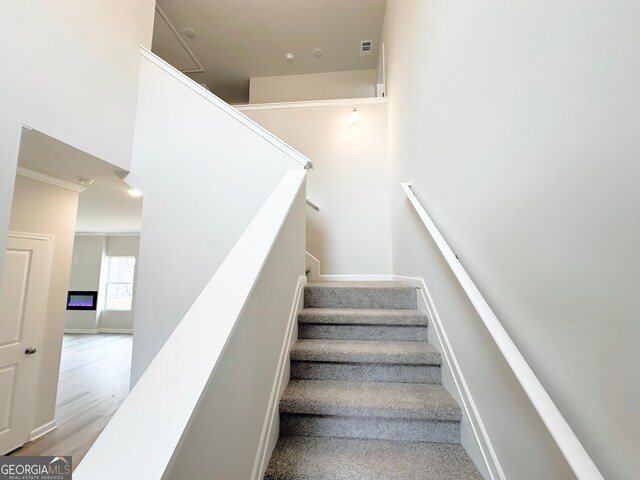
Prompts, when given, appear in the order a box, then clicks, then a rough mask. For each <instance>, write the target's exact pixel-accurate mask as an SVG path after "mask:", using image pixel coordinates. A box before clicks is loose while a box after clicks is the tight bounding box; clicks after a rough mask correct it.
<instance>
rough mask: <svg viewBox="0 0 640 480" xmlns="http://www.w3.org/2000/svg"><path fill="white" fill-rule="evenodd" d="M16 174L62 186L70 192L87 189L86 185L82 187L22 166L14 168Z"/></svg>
mask: <svg viewBox="0 0 640 480" xmlns="http://www.w3.org/2000/svg"><path fill="white" fill-rule="evenodd" d="M16 175H20V176H21V177H26V178H30V179H31V180H37V181H38V182H43V183H48V184H49V185H53V186H56V187H60V188H64V189H66V190H71V191H72V192H77V193H80V192H84V191H85V190H86V189H87V187H83V186H82V185H78V184H77V183H73V182H70V181H68V180H63V179H62V178H58V177H54V176H52V175H48V174H46V173H42V172H36V171H35V170H31V169H29V168H24V167H18V169H17V170H16Z"/></svg>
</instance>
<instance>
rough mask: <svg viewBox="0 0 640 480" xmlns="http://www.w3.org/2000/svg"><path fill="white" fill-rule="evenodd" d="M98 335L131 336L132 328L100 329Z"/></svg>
mask: <svg viewBox="0 0 640 480" xmlns="http://www.w3.org/2000/svg"><path fill="white" fill-rule="evenodd" d="M98 333H124V334H127V335H131V334H133V328H104V327H100V328H99V329H98Z"/></svg>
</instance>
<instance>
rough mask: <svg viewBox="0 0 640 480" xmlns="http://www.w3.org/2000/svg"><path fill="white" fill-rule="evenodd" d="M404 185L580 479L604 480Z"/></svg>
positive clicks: (450, 266) (454, 256) (434, 226)
mask: <svg viewBox="0 0 640 480" xmlns="http://www.w3.org/2000/svg"><path fill="white" fill-rule="evenodd" d="M401 185H402V188H403V190H404V191H405V193H406V195H407V198H408V199H409V201H410V202H411V204H412V205H413V207H414V208H415V209H416V212H417V213H418V216H419V217H420V219H421V220H422V222H423V223H424V225H425V227H426V228H427V230H428V232H429V233H430V234H431V237H432V238H433V240H434V242H435V243H436V245H437V246H438V248H439V249H440V253H442V256H443V257H444V259H445V260H446V262H447V263H448V264H449V268H451V270H452V272H453V274H454V275H455V276H456V279H457V280H458V282H459V283H460V286H461V287H462V289H463V290H464V291H465V293H466V294H467V296H468V297H469V300H470V301H471V303H472V305H473V306H474V308H475V309H476V311H477V312H478V315H480V318H481V319H482V322H483V323H484V325H485V327H486V328H487V330H488V331H489V334H490V335H491V337H492V338H493V340H494V342H495V343H496V345H497V347H498V349H499V350H500V352H501V353H502V355H503V356H504V358H505V360H506V361H507V364H508V365H509V367H511V371H513V373H514V375H515V376H516V378H517V379H518V381H519V382H520V385H521V386H522V389H523V390H524V392H525V393H526V395H527V397H528V398H529V400H530V401H531V404H532V405H533V407H534V408H535V409H536V411H537V412H538V415H539V416H540V419H541V420H542V422H543V423H544V424H545V426H546V427H547V430H548V431H549V433H550V434H551V437H552V438H553V439H554V441H555V442H556V445H558V448H559V449H560V451H561V452H562V455H563V456H564V458H565V460H566V461H567V463H568V464H569V466H570V467H571V470H572V471H573V473H574V474H575V476H576V477H577V478H578V479H580V480H583V479H584V480H587V479H588V480H604V477H603V476H602V473H600V471H599V470H598V467H597V466H596V464H595V463H594V462H593V460H592V459H591V457H590V456H589V454H588V453H587V451H586V450H585V449H584V447H583V446H582V443H580V440H579V439H578V437H577V436H576V434H575V433H574V431H573V430H572V429H571V427H570V426H569V424H568V423H567V421H566V420H565V418H564V417H563V416H562V413H561V412H560V410H558V407H557V406H556V404H555V403H553V400H552V399H551V397H550V396H549V394H548V393H547V391H546V390H545V389H544V387H543V386H542V383H540V380H538V377H536V375H535V373H534V372H533V370H531V367H530V366H529V364H528V363H527V361H526V360H525V358H524V357H523V356H522V353H520V350H518V347H517V346H516V345H515V343H513V340H512V339H511V337H509V334H508V333H507V331H506V330H505V329H504V327H503V326H502V324H501V323H500V321H499V320H498V317H496V315H495V313H494V312H493V310H492V309H491V307H490V306H489V304H488V303H487V301H486V300H485V299H484V297H483V296H482V294H481V293H480V291H479V290H478V287H476V285H475V284H474V283H473V280H471V277H469V274H468V273H467V271H466V270H465V269H464V267H463V266H462V264H461V263H460V262H459V261H458V259H457V257H456V255H455V254H454V253H453V251H452V250H451V247H449V245H448V244H447V242H446V240H445V239H444V237H443V236H442V234H441V233H440V231H439V230H438V228H437V227H436V225H435V223H433V220H431V218H430V217H429V214H428V213H427V211H426V210H425V209H424V207H423V206H422V204H421V203H420V201H419V200H418V197H416V195H415V194H414V193H413V191H412V190H411V184H410V183H402V184H401Z"/></svg>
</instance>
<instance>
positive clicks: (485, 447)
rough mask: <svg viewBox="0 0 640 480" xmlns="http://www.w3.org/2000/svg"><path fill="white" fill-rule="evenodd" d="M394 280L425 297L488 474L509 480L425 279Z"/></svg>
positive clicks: (405, 278)
mask: <svg viewBox="0 0 640 480" xmlns="http://www.w3.org/2000/svg"><path fill="white" fill-rule="evenodd" d="M393 279H394V280H395V281H398V282H403V283H408V284H410V285H412V286H414V287H416V288H417V289H418V292H419V294H420V295H421V296H422V299H423V301H424V304H425V306H426V309H427V312H426V313H427V316H428V317H429V320H430V325H431V326H433V329H434V331H435V333H436V336H437V337H438V342H439V344H440V351H441V352H442V356H443V357H444V360H445V362H446V364H447V367H448V368H449V371H450V372H451V376H452V377H453V381H454V383H455V388H456V390H457V392H458V395H459V397H460V400H461V402H462V408H463V409H464V411H465V414H466V416H467V418H468V419H469V424H470V425H471V430H472V431H473V434H474V436H475V438H476V442H477V444H478V447H479V448H480V453H481V454H482V458H483V459H484V463H485V465H486V466H487V470H488V471H489V475H490V477H491V480H506V476H505V474H504V472H503V471H502V467H501V466H500V462H499V460H498V457H497V455H496V452H495V450H494V448H493V445H492V444H491V439H490V438H489V434H488V433H487V430H486V428H485V427H484V423H483V422H482V418H481V417H480V413H479V412H478V408H477V407H476V404H475V402H474V400H473V396H472V395H471V391H470V390H469V386H468V385H467V381H466V380H465V378H464V375H463V374H462V369H461V368H460V364H459V363H458V360H457V358H456V355H455V353H454V351H453V348H452V347H451V342H449V337H448V336H447V332H446V330H445V328H444V325H443V324H442V320H441V319H440V315H438V310H437V309H436V306H435V304H434V302H433V298H432V297H431V294H430V293H429V289H428V288H427V284H426V283H425V281H424V279H423V278H418V277H405V276H402V275H394V277H393Z"/></svg>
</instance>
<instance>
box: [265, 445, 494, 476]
mask: <svg viewBox="0 0 640 480" xmlns="http://www.w3.org/2000/svg"><path fill="white" fill-rule="evenodd" d="M264 478H265V480H303V479H304V480H324V479H327V478H332V479H340V480H371V479H388V480H401V479H402V480H405V479H413V480H430V479H432V480H435V479H438V480H463V479H464V480H481V479H482V477H481V476H480V473H479V472H478V470H477V469H476V467H475V465H474V464H473V462H472V461H471V459H470V458H469V456H468V455H467V454H466V452H465V451H464V448H462V446H460V445H454V444H437V443H425V442H406V441H390V440H360V439H346V438H322V437H280V439H279V440H278V443H277V445H276V447H275V449H274V451H273V455H272V457H271V461H270V462H269V465H268V467H267V471H266V474H265V477H264Z"/></svg>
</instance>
